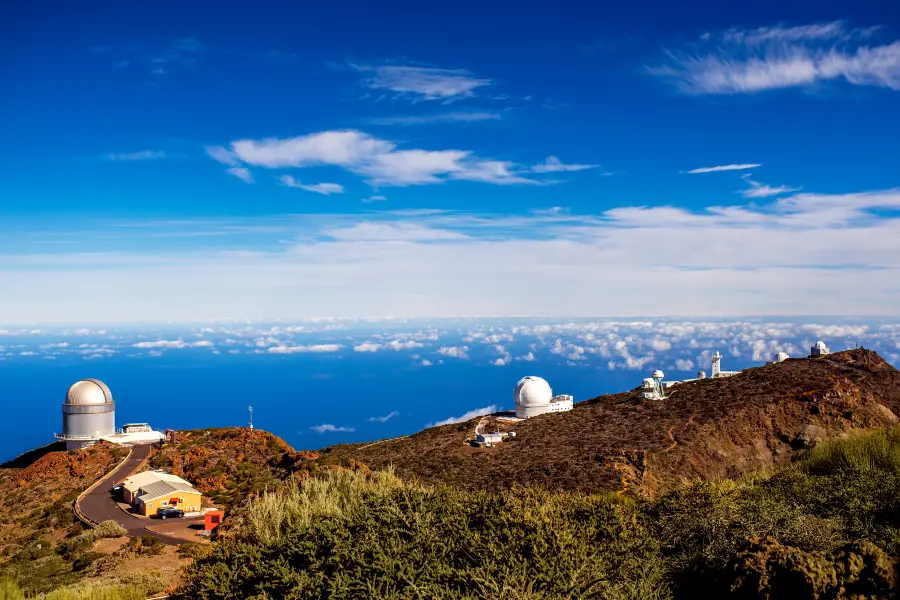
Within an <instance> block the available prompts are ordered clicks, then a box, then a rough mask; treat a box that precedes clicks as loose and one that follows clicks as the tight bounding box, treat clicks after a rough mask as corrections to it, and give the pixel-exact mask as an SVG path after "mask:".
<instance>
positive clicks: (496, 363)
mask: <svg viewBox="0 0 900 600" xmlns="http://www.w3.org/2000/svg"><path fill="white" fill-rule="evenodd" d="M492 364H493V365H494V366H495V367H505V366H506V365H508V364H509V359H507V358H502V357H501V358H498V359H497V360H495V361H494V362H493V363H492Z"/></svg>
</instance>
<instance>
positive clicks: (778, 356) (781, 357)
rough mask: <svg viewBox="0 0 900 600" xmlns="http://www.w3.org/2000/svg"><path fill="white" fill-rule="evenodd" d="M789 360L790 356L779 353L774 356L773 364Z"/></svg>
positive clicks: (785, 353)
mask: <svg viewBox="0 0 900 600" xmlns="http://www.w3.org/2000/svg"><path fill="white" fill-rule="evenodd" d="M789 358H790V356H788V353H787V352H779V353H778V354H776V355H775V362H777V363H780V362H784V361H786V360H787V359H789Z"/></svg>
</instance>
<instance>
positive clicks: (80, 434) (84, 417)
mask: <svg viewBox="0 0 900 600" xmlns="http://www.w3.org/2000/svg"><path fill="white" fill-rule="evenodd" d="M62 413H63V427H62V433H57V434H56V436H55V437H56V439H58V440H63V441H65V442H66V449H67V450H74V449H78V448H85V447H87V446H91V445H93V444H95V443H97V441H98V440H106V441H108V442H113V443H115V444H123V445H130V444H141V443H148V442H156V441H159V440H161V439H163V437H164V436H163V434H162V433H160V432H158V431H153V429H152V428H151V427H150V426H149V425H147V424H146V423H129V424H127V425H123V426H122V429H120V430H117V429H116V403H115V402H114V401H113V396H112V392H111V391H110V390H109V388H108V387H107V386H106V384H105V383H103V382H102V381H100V380H99V379H82V380H81V381H76V382H75V383H74V384H72V386H71V387H70V388H69V390H68V392H66V401H65V402H64V403H63V405H62Z"/></svg>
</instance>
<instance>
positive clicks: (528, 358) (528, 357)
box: [516, 352, 535, 362]
mask: <svg viewBox="0 0 900 600" xmlns="http://www.w3.org/2000/svg"><path fill="white" fill-rule="evenodd" d="M516 360H524V361H526V362H531V361H533V360H535V358H534V352H529V353H528V354H526V355H525V356H517V357H516Z"/></svg>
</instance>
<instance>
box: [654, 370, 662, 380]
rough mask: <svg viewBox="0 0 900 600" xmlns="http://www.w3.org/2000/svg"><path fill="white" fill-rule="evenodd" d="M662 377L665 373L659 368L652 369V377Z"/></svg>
mask: <svg viewBox="0 0 900 600" xmlns="http://www.w3.org/2000/svg"><path fill="white" fill-rule="evenodd" d="M663 377H665V374H664V373H663V372H662V371H660V370H659V369H657V370H655V371H653V379H662V378H663Z"/></svg>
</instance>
